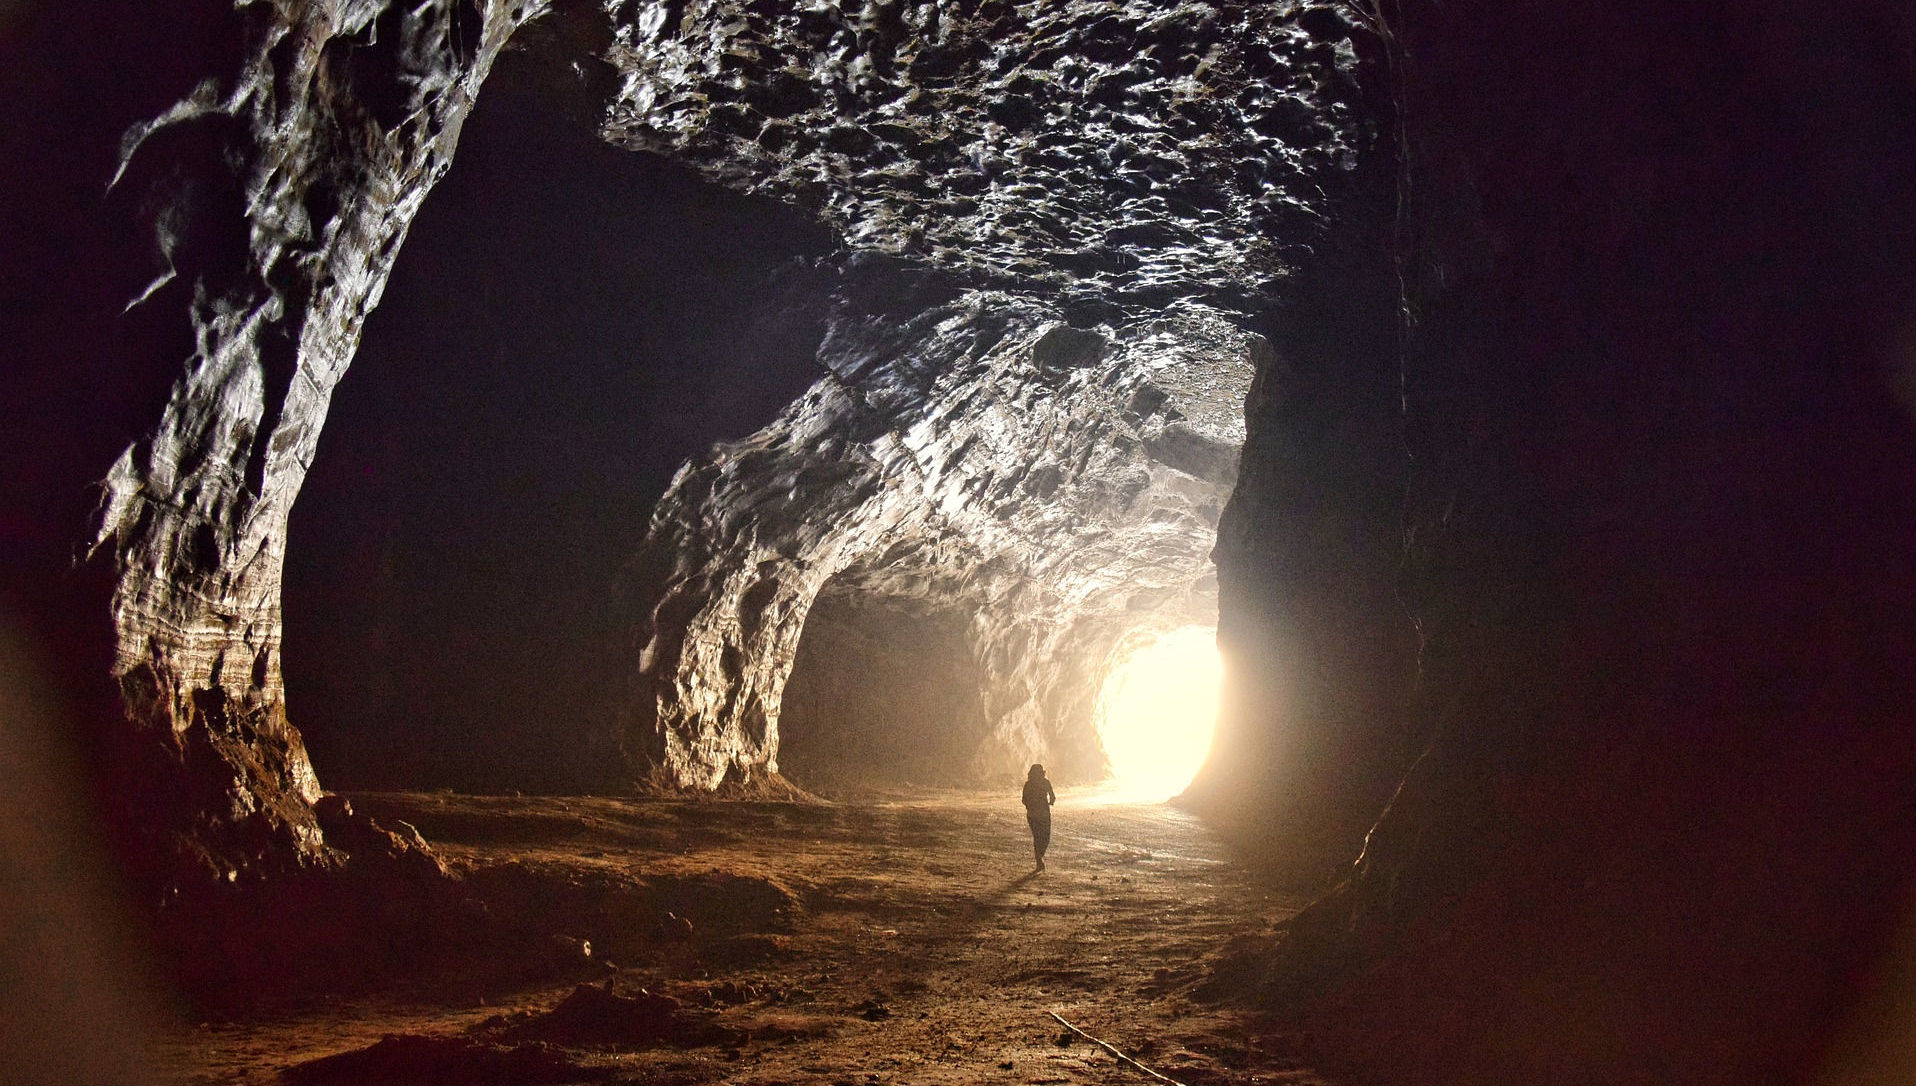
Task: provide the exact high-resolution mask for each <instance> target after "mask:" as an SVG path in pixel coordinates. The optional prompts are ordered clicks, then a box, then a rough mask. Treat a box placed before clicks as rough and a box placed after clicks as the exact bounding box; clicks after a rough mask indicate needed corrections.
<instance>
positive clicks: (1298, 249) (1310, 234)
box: [607, 0, 1375, 309]
mask: <svg viewBox="0 0 1916 1086" xmlns="http://www.w3.org/2000/svg"><path fill="white" fill-rule="evenodd" d="M610 7H611V10H612V12H613V15H614V19H615V22H616V24H617V28H618V40H617V44H616V45H615V46H614V48H613V49H612V51H611V54H610V58H609V59H611V60H612V61H613V63H614V64H615V65H617V66H618V67H619V68H620V70H621V76H622V87H621V90H620V92H619V94H618V97H617V99H616V100H615V101H614V103H613V105H612V109H611V113H610V116H609V118H608V123H607V136H608V138H610V139H612V140H613V141H614V142H616V143H620V144H623V145H626V146H630V147H635V148H640V149H644V150H652V151H659V152H661V153H664V154H667V155H670V156H672V157H674V158H676V159H679V160H681V161H684V162H687V163H690V164H692V165H694V166H696V167H697V168H699V169H700V170H701V171H703V172H704V173H706V174H707V175H709V176H711V177H713V178H716V179H718V180H720V181H722V182H724V183H726V184H727V185H730V186H733V187H736V188H740V189H743V190H746V191H751V192H762V193H768V194H771V195H775V196H778V197H780V198H782V199H787V200H792V201H795V202H797V203H799V204H800V205H801V206H803V207H806V208H809V209H812V210H814V211H815V212H816V213H817V214H818V215H820V216H821V217H822V218H823V219H824V220H825V221H826V222H828V223H830V224H832V225H833V226H836V227H837V228H838V229H839V230H840V231H841V232H842V233H843V234H844V236H845V239H846V241H847V242H848V243H849V244H851V245H854V246H857V247H860V248H866V249H873V250H877V251H881V252H885V253H889V254H895V255H900V256H907V257H913V258H918V259H922V260H926V261H929V262H932V263H935V264H937V265H939V266H941V267H946V268H951V269H958V270H963V271H965V272H968V273H971V274H973V275H976V276H977V277H979V279H981V280H982V281H984V282H986V283H987V284H990V285H993V286H998V287H1002V288H1012V289H1018V290H1025V291H1030V290H1045V291H1052V292H1061V293H1063V294H1065V295H1066V296H1067V297H1069V298H1070V299H1071V300H1075V301H1078V302H1081V303H1083V304H1086V305H1089V306H1093V307H1096V308H1099V309H1106V308H1109V307H1111V306H1113V305H1131V306H1137V305H1142V306H1146V307H1148V306H1152V305H1158V304H1163V303H1165V302H1168V301H1170V300H1172V299H1176V298H1181V297H1201V298H1211V299H1215V300H1217V301H1218V302H1219V303H1220V304H1223V305H1227V306H1230V305H1243V304H1245V303H1247V302H1250V301H1254V300H1256V299H1258V298H1259V297H1260V296H1261V295H1262V294H1264V293H1265V292H1266V291H1267V289H1268V288H1269V287H1271V286H1272V285H1274V284H1276V283H1279V282H1281V281H1282V280H1283V279H1285V278H1286V277H1287V276H1288V275H1290V274H1291V273H1292V271H1293V270H1294V269H1295V267H1296V266H1297V265H1298V264H1299V263H1300V262H1302V261H1305V260H1308V259H1309V253H1310V251H1311V249H1312V248H1313V247H1314V244H1315V243H1316V242H1318V241H1319V240H1320V239H1321V238H1322V237H1323V235H1324V234H1325V232H1326V231H1328V230H1329V229H1331V228H1332V227H1333V221H1332V219H1331V215H1330V213H1331V208H1330V206H1329V202H1330V200H1329V196H1328V195H1327V194H1329V193H1334V192H1335V191H1336V190H1338V189H1340V188H1342V187H1343V186H1344V185H1345V184H1346V176H1347V175H1348V174H1349V173H1350V172H1351V171H1352V170H1354V169H1356V167H1357V165H1358V162H1359V159H1360V158H1361V156H1362V154H1363V153H1364V151H1365V149H1366V148H1367V147H1368V146H1369V145H1370V143H1371V141H1372V140H1373V139H1374V135H1375V133H1374V131H1373V126H1374V121H1373V119H1372V113H1373V110H1372V109H1371V106H1370V104H1369V103H1368V102H1367V100H1366V89H1365V80H1364V79H1363V78H1360V74H1361V73H1360V58H1359V55H1358V52H1357V48H1356V45H1355V38H1356V35H1355V34H1354V32H1353V30H1352V27H1351V22H1350V21H1351V20H1353V19H1355V18H1356V17H1355V16H1354V15H1352V14H1350V13H1349V11H1348V10H1347V9H1339V8H1336V7H1333V6H1329V5H1303V4H1254V3H1208V2H1177V3H1171V2H1162V0H1126V2H1117V3H1097V2H1089V0H1071V2H1065V3H1052V2H1044V3H1010V2H1006V0H986V2H983V3H957V2H952V0H916V2H907V0H877V2H873V3H865V4H843V5H839V4H763V3H743V2H738V0H723V2H716V3H682V2H678V3H674V2H664V0H620V2H616V3H613V4H612V5H610ZM1340 12H1341V13H1340Z"/></svg>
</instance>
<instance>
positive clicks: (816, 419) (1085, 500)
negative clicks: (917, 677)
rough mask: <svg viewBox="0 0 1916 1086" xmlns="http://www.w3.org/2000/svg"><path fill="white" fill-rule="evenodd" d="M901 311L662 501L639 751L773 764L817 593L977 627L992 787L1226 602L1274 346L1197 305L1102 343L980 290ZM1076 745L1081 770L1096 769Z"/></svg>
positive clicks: (977, 756)
mask: <svg viewBox="0 0 1916 1086" xmlns="http://www.w3.org/2000/svg"><path fill="white" fill-rule="evenodd" d="M891 321H892V318H889V317H886V316H876V317H868V318H864V319H859V318H855V317H851V316H846V317H843V318H841V319H840V320H839V321H838V322H837V323H836V324H835V326H834V328H833V330H832V332H831V334H830V335H829V336H828V338H827V340H826V343H825V345H824V346H823V348H822V349H821V352H820V360H821V362H823V363H824V365H825V366H826V368H827V370H828V371H829V372H828V374H827V376H826V377H825V378H824V379H822V380H821V381H820V382H819V383H818V384H817V385H815V386H814V387H813V388H812V389H811V390H810V391H809V392H807V393H806V394H805V395H804V396H802V397H800V399H799V400H798V401H797V402H796V403H794V404H793V405H792V406H791V407H790V408H789V409H787V410H786V412H785V413H784V414H783V415H782V416H781V417H780V418H779V419H778V421H776V422H775V423H773V424H772V425H771V426H769V427H767V428H765V429H764V430H761V431H760V432H759V433H757V434H755V435H753V436H752V437H750V438H747V439H746V440H744V441H741V442H736V443H732V444H727V445H722V446H719V447H718V448H716V449H714V450H713V452H712V454H711V455H709V456H707V457H704V458H701V459H699V460H696V461H694V462H693V463H691V464H689V465H687V466H686V468H685V469H684V470H683V471H682V472H681V473H680V475H679V477H678V479H676V480H675V481H674V483H673V486H672V488H671V490H670V491H668V493H667V494H666V496H665V497H664V499H663V500H661V502H660V503H659V506H658V510H657V512H656V513H655V515H654V518H653V527H652V531H651V533H650V535H649V537H648V539H647V541H646V544H645V547H644V550H643V553H642V556H641V560H640V569H641V570H642V576H643V578H644V580H643V583H642V585H641V587H640V595H641V598H646V599H656V600H657V603H656V606H655V607H654V608H653V611H652V614H651V615H650V620H649V622H648V624H647V625H646V627H645V629H644V631H643V634H642V639H643V640H642V644H643V647H642V649H641V650H640V654H639V671H640V684H639V688H638V691H637V694H636V701H637V712H636V713H635V714H634V717H633V719H632V720H631V721H630V722H629V723H628V742H629V743H630V744H631V750H632V752H633V754H634V755H635V756H636V757H637V758H638V759H639V760H640V762H641V763H642V764H645V765H647V766H650V767H652V768H653V769H654V770H655V771H657V772H660V773H661V774H662V776H663V777H664V779H665V780H666V781H667V782H669V783H673V784H677V785H690V786H693V787H700V788H714V787H717V786H719V785H720V784H721V783H724V782H726V781H728V780H729V781H733V782H743V781H748V780H751V779H753V777H754V776H755V775H757V774H760V773H763V772H766V771H770V772H776V770H777V768H778V762H777V750H778V742H779V730H778V728H779V719H780V713H781V703H782V695H783V691H784V688H785V683H786V680H787V678H788V676H789V674H790V670H791V666H792V661H793V658H794V655H795V653H796V652H797V649H798V645H799V640H800V635H801V633H802V632H803V631H804V628H805V623H806V620H807V617H808V615H809V613H810V611H811V609H812V605H813V603H814V602H815V601H816V600H817V599H818V598H819V596H820V594H821V593H825V594H828V595H829V596H831V597H833V598H836V599H840V600H843V601H846V602H847V603H848V604H849V603H855V601H860V600H863V601H866V602H867V603H868V604H873V603H878V604H883V605H885V606H889V607H892V608H895V609H905V610H909V611H917V612H920V613H926V614H932V613H937V614H943V615H948V616H955V617H956V620H957V621H958V622H959V624H960V625H961V627H962V629H963V630H964V634H963V641H964V644H965V649H966V652H967V655H968V659H966V660H965V661H963V662H962V667H963V670H966V671H971V672H973V673H975V674H976V675H977V676H978V690H979V697H980V699H981V704H980V707H979V711H980V713H981V715H982V718H983V721H982V727H981V729H980V732H981V734H980V735H979V737H978V741H977V742H976V743H975V744H974V745H973V746H972V748H971V749H970V750H969V751H967V752H966V754H967V759H968V763H969V764H968V766H967V768H968V770H969V772H970V773H971V775H973V776H980V775H1001V774H1006V773H1014V772H1016V771H1017V769H1018V768H1019V767H1020V765H1021V764H1022V763H1024V762H1027V761H1029V760H1031V759H1032V758H1034V757H1037V756H1040V755H1043V754H1045V753H1046V752H1047V751H1052V750H1059V751H1064V750H1071V749H1073V748H1072V747H1071V745H1070V742H1069V741H1068V738H1067V737H1068V736H1069V734H1070V733H1071V732H1072V730H1073V729H1074V728H1076V729H1078V730H1079V731H1080V732H1081V731H1082V730H1083V729H1084V728H1086V727H1088V725H1089V719H1090V709H1091V702H1092V700H1093V698H1094V697H1095V689H1096V683H1097V680H1098V678H1099V675H1100V669H1101V665H1102V664H1103V662H1104V660H1103V656H1104V654H1105V653H1106V652H1107V651H1108V650H1109V649H1110V647H1111V646H1112V645H1113V644H1114V643H1115V642H1116V640H1117V639H1118V638H1119V637H1121V636H1123V635H1124V634H1125V633H1127V632H1130V631H1132V630H1134V629H1136V628H1138V627H1141V626H1150V625H1153V624H1156V625H1162V626H1174V625H1182V624H1185V623H1188V622H1194V621H1197V622H1202V621H1208V620H1209V618H1210V617H1211V616H1212V615H1214V614H1215V607H1216V584H1215V577H1214V575H1213V573H1212V571H1211V568H1210V560H1209V552H1210V545H1211V541H1212V539H1213V538H1214V536H1215V533H1216V527H1217V520H1218V517H1219V515H1220V513H1221V511H1222V509H1223V505H1224V501H1225V499H1226V497H1227V496H1228V494H1229V491H1230V486H1231V483H1232V481H1233V480H1234V478H1235V474H1236V463H1237V448H1238V445H1239V443H1240V442H1241V440H1242V424H1241V423H1240V422H1239V421H1238V419H1239V411H1240V407H1239V405H1240V404H1241V402H1242V399H1243V395H1244V390H1245V389H1246V387H1247V386H1248V385H1249V382H1250V378H1251V374H1252V370H1253V367H1254V365H1255V359H1256V357H1257V355H1258V352H1259V351H1260V350H1261V349H1262V341H1261V340H1260V339H1259V338H1258V337H1256V336H1253V335H1249V334H1247V333H1244V332H1242V331H1240V330H1238V329H1236V328H1235V327H1233V326H1232V325H1231V324H1229V323H1228V322H1227V321H1225V320H1223V319H1222V318H1221V317H1220V316H1219V315H1218V314H1216V313H1215V312H1211V311H1208V310H1204V309H1200V308H1196V307H1187V308H1184V309H1181V310H1179V311H1175V312H1171V313H1167V314H1166V315H1164V316H1163V317H1161V318H1159V319H1157V320H1154V321H1148V322H1141V323H1138V324H1136V325H1131V326H1127V327H1124V328H1121V329H1103V330H1099V331H1088V330H1083V329H1077V328H1073V327H1071V326H1069V325H1068V324H1066V323H1064V322H1063V321H1062V320H1060V319H1059V317H1058V315H1057V314H1056V312H1055V311H1052V310H1049V309H1047V308H1046V307H1044V306H1041V305H1038V304H1035V303H1033V302H1030V301H1026V300H1019V299H1015V298H1011V297H1007V296H1004V295H995V294H978V293H970V294H965V295H963V296H961V297H959V298H957V299H955V300H953V301H951V302H949V303H947V304H944V305H939V306H935V307H932V308H930V309H928V310H926V311H925V312H923V313H921V314H919V315H917V316H916V317H912V318H910V319H908V320H906V321H904V322H903V323H902V324H900V325H896V326H895V325H893V324H892V323H891ZM1078 743H1079V745H1078V747H1077V748H1076V749H1075V753H1076V755H1077V758H1076V764H1070V765H1067V766H1066V769H1067V772H1071V771H1075V772H1078V773H1089V772H1092V771H1095V769H1096V768H1097V766H1096V764H1095V761H1094V758H1095V755H1094V754H1092V753H1091V752H1089V751H1087V750H1085V749H1084V743H1083V740H1082V739H1081V738H1080V739H1079V740H1078Z"/></svg>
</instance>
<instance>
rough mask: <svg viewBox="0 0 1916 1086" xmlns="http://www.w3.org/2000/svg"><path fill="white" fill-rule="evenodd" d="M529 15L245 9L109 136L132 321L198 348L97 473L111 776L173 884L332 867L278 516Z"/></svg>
mask: <svg viewBox="0 0 1916 1086" xmlns="http://www.w3.org/2000/svg"><path fill="white" fill-rule="evenodd" d="M544 10H545V3H544V0H483V2H480V3H476V4H475V3H470V2H468V0H427V2H425V3H421V4H404V5H401V4H391V5H388V4H380V3H357V2H347V0H319V2H314V3H290V2H285V3H278V4H272V5H257V4H256V5H247V6H245V7H244V8H243V10H240V11H238V12H236V13H234V14H233V16H232V19H233V23H234V26H233V30H234V34H235V37H236V40H238V41H239V42H240V43H242V44H241V48H240V52H239V54H238V57H237V63H236V65H235V66H234V67H233V68H231V69H229V70H223V71H213V72H207V73H206V78H205V79H204V81H202V82H201V83H200V84H199V85H198V86H197V87H196V88H194V90H193V91H192V93H191V94H189V95H188V96H187V97H185V98H183V99H181V100H180V101H179V102H178V103H176V104H175V105H174V106H173V107H172V108H170V109H168V110H167V111H166V112H165V113H163V114H161V115H160V116H158V117H156V118H154V119H153V120H152V121H150V122H148V123H145V124H141V125H138V126H136V127H135V128H134V129H133V130H132V131H130V132H128V133H127V136H126V139H125V142H124V150H123V153H122V157H121V163H120V168H119V172H118V175H117V176H116V177H114V178H113V186H114V188H115V190H116V193H117V195H118V197H119V198H121V199H123V200H125V201H127V202H128V203H129V204H131V205H133V206H138V207H142V208H145V209H148V211H149V212H150V221H151V223H152V226H153V238H152V240H153V245H154V249H155V257H156V270H155V278H154V280H153V282H152V284H151V286H149V287H148V288H147V290H146V291H145V293H144V294H143V295H142V296H141V298H140V299H139V301H138V302H137V303H136V304H139V305H143V306H148V307H160V308H162V309H165V308H176V309H177V310H178V311H179V314H180V320H181V325H182V329H183V331H184V332H185V333H187V336H186V338H187V339H188V341H189V342H191V343H192V344H193V345H194V346H193V349H192V354H191V355H190V356H189V357H184V358H180V359H177V360H176V362H177V364H178V365H179V366H180V367H181V369H182V370H183V371H184V372H183V374H182V376H181V377H180V378H179V379H178V381H177V383H176V384H175V385H174V388H173V392H172V396H171V399H170V401H169V403H168V404H167V406H166V409H165V412H164V413H163V415H162V416H161V418H160V419H159V420H158V421H157V423H156V425H155V426H154V428H153V429H152V431H151V432H150V433H148V434H147V435H146V436H145V437H144V438H142V439H141V440H140V441H138V442H137V443H136V444H134V445H133V446H132V447H130V448H128V449H127V450H126V451H125V452H124V453H123V454H122V455H121V456H120V458H119V461H118V462H117V463H116V464H114V465H113V467H112V470H111V471H110V472H109V473H108V475H107V478H106V480H105V484H104V497H103V503H102V509H101V518H100V526H99V532H98V536H97V539H96V541H95V543H94V550H95V552H96V553H97V554H104V555H106V556H107V558H108V560H109V561H110V562H111V564H112V567H113V569H114V570H115V571H116V572H117V577H118V584H117V588H116V590H115V592H114V596H113V604H112V607H113V622H114V626H115V629H116V631H117V637H118V661H117V663H116V665H115V669H114V670H115V674H116V675H117V676H118V678H119V682H120V688H121V691H122V697H123V700H124V703H125V705H126V708H127V714H128V717H129V719H130V725H131V727H132V729H133V730H134V731H135V733H136V735H137V736H138V738H137V739H136V740H135V741H134V742H132V743H130V744H129V747H130V750H131V753H130V754H129V758H132V759H134V760H136V761H138V762H140V763H142V765H141V766H140V767H138V768H136V769H135V770H130V771H129V772H128V773H127V774H126V776H127V777H128V779H131V780H139V779H141V778H142V777H145V778H148V779H150V780H151V781H152V782H154V783H153V784H152V787H153V788H154V789H155V791H156V792H160V793H162V794H161V795H159V796H156V797H155V798H154V799H152V800H151V801H150V805H151V806H152V807H154V808H155V809H154V810H153V811H152V812H151V813H152V816H153V820H152V825H150V826H149V827H148V831H149V832H150V833H151V834H152V835H153V837H154V841H153V843H152V844H153V848H154V849H155V850H156V851H158V852H161V853H172V854H173V858H172V859H171V860H160V861H158V862H159V863H160V864H161V865H162V866H163V867H168V866H170V867H171V868H173V870H172V871H171V872H169V873H170V874H172V875H179V874H182V873H183V869H190V868H194V867H197V868H200V869H201V870H202V871H204V872H206V873H209V874H211V875H213V876H214V877H216V878H221V879H232V878H236V877H237V875H238V873H239V872H240V871H242V870H247V869H251V868H257V867H260V866H262V865H269V866H270V865H272V864H279V863H284V862H287V861H288V860H294V859H297V860H300V861H309V862H310V861H322V862H323V861H325V860H326V859H328V857H329V854H328V853H327V852H326V851H325V849H324V846H323V844H322V839H321V836H322V835H321V832H320V829H319V826H318V824H317V822H316V821H315V819H314V816H313V813H312V809H311V804H312V802H313V801H314V800H316V799H318V798H319V795H320V789H319V784H318V781H317V780H316V779H315V777H314V775H313V771H312V768H311V766H310V764H309V763H308V761H307V758H306V753H305V749H304V745H303V744H302V742H301V740H300V737H299V734H298V732H297V731H295V730H294V729H293V728H292V727H291V725H289V724H288V723H287V721H286V715H285V704H284V694H283V690H282V684H281V679H280V665H281V661H280V571H281V567H282V564H283V561H284V557H285V550H286V526H287V517H288V514H289V512H290V510H291V508H292V504H293V499H294V497H295V496H296V495H297V494H298V492H299V487H300V483H301V480H302V479H303V478H304V476H305V473H306V468H307V465H308V464H310V463H311V462H312V459H313V454H314V449H315V447H316V443H317V441H318V439H319V431H320V427H321V425H322V424H323V423H324V421H325V417H326V409H327V404H328V401H329V399H330V396H331V393H332V390H333V388H334V386H335V385H336V384H337V383H338V381H339V379H340V377H341V376H342V375H343V374H344V373H345V370H346V367H347V365H348V363H349V362H351V360H352V356H353V351H354V348H355V346H356V345H357V343H358V339H359V333H360V328H361V326H362V324H363V322H364V320H365V318H366V315H367V314H368V313H369V312H371V310H372V308H373V306H375V305H376V304H377V303H378V301H379V296H380V291H381V289H382V288H383V286H384V284H385V282H386V278H387V275H388V274H389V273H390V271H391V269H392V263H393V259H394V256H395V255H396V253H397V252H398V248H399V243H400V242H401V241H402V240H403V239H404V237H405V233H406V228H407V225H408V224H409V223H410V222H411V221H412V218H413V216H414V214H415V213H416V212H417V211H418V209H419V207H420V204H421V203H422V202H423V201H424V200H425V198H426V194H427V193H428V192H429V191H430V190H431V188H432V185H433V183H434V181H436V180H437V179H438V178H439V177H440V176H442V175H443V174H444V172H445V170H446V168H447V166H448V164H449V163H450V161H451V157H452V153H453V149H454V146H455V144H456V143H457V141H458V135H459V127H460V123H461V122H462V121H463V119H464V118H465V116H466V113H467V111H468V110H470V109H471V107H472V102H473V97H474V95H475V94H476V93H477V92H478V88H479V85H480V83H481V81H482V80H484V78H485V76H486V73H487V71H488V70H489V69H490V67H491V65H492V62H493V59H494V58H495V57H496V56H497V55H498V53H499V50H500V49H501V48H502V47H503V46H504V45H505V42H506V40H507V38H508V36H509V35H510V34H511V33H512V32H513V30H514V29H515V28H517V27H518V26H519V25H520V24H521V23H523V22H524V21H525V20H526V19H528V18H531V17H533V16H535V15H537V14H539V13H541V12H542V11H544ZM142 768H143V769H144V773H142V772H140V771H139V769H142ZM132 802H134V803H135V804H136V805H137V804H138V803H139V802H140V801H139V800H138V799H135V800H132ZM182 820H184V821H182Z"/></svg>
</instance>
